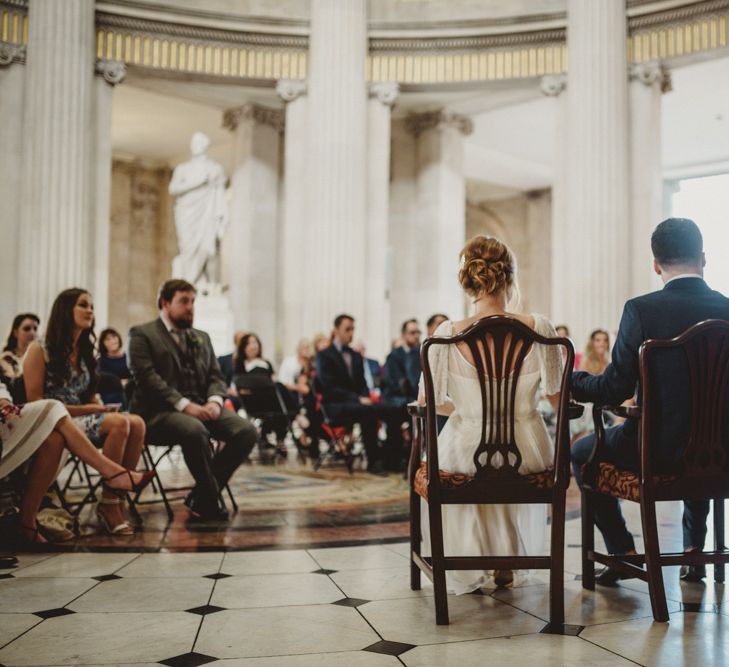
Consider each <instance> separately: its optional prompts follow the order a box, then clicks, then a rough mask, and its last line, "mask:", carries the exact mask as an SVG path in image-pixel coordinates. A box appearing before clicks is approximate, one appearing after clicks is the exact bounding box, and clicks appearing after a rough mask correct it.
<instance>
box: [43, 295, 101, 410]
mask: <svg viewBox="0 0 729 667" xmlns="http://www.w3.org/2000/svg"><path fill="white" fill-rule="evenodd" d="M84 294H90V292H89V291H88V290H85V289H81V288H79V287H71V288H70V289H66V290H63V292H61V293H60V294H59V295H58V296H57V297H56V300H55V301H54V302H53V307H52V308H51V315H50V317H49V318H48V325H47V326H46V336H45V341H46V350H47V352H48V361H47V363H46V372H47V373H48V378H49V380H50V382H51V384H53V385H55V386H62V385H64V384H65V383H66V382H67V381H68V379H69V377H70V375H71V363H70V361H69V360H70V358H71V353H72V352H73V330H74V326H75V325H74V319H73V309H74V307H75V306H76V303H77V302H78V300H79V298H80V297H81V296H82V295H84ZM95 343H96V336H95V335H94V323H93V322H92V323H91V327H89V328H88V329H86V330H84V331H82V332H81V335H80V336H79V337H78V359H79V365H81V364H83V365H85V366H86V370H87V371H88V372H89V375H90V376H91V382H90V383H89V388H88V390H87V391H86V392H85V394H84V395H83V396H82V397H81V400H82V401H86V402H88V401H90V400H91V398H92V396H93V395H94V394H95V393H96V382H97V377H96V358H95V354H94V346H95Z"/></svg>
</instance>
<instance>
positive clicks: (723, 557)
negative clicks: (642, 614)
mask: <svg viewBox="0 0 729 667" xmlns="http://www.w3.org/2000/svg"><path fill="white" fill-rule="evenodd" d="M668 349H674V350H678V351H682V352H683V354H684V355H685V359H686V364H687V369H688V373H687V378H686V382H687V384H688V396H689V402H690V403H689V404H688V405H686V410H687V411H688V412H690V431H689V434H688V439H687V442H686V449H685V450H684V452H683V456H682V458H681V460H680V462H679V464H678V465H676V466H675V467H674V468H672V469H660V468H659V467H658V466H656V456H655V455H656V450H657V449H658V442H657V437H658V435H659V429H658V428H656V427H655V426H654V424H657V423H658V421H659V414H660V413H659V411H660V408H661V406H660V402H659V401H658V399H657V390H656V384H657V382H656V378H655V377H654V372H652V371H653V368H654V367H655V363H656V361H657V360H658V355H660V353H661V351H665V350H668ZM639 364H640V405H638V406H631V407H610V406H595V407H594V408H593V415H594V420H595V435H596V447H595V450H594V452H593V455H592V458H591V459H590V461H588V463H587V464H585V465H584V466H583V468H582V476H583V491H582V586H583V588H586V589H588V590H594V588H595V563H596V562H597V563H602V564H604V565H608V566H609V567H611V568H613V569H615V570H617V571H618V572H621V573H622V574H627V575H632V576H635V577H637V578H639V579H641V580H642V581H646V582H647V583H648V590H649V592H650V599H651V607H652V609H653V618H655V620H656V621H668V608H667V606H666V593H665V590H664V587H663V572H662V569H661V568H662V567H663V566H667V565H705V564H710V563H713V564H714V565H715V568H714V579H715V581H717V582H723V581H724V564H725V563H727V562H729V552H728V551H727V550H726V549H725V543H724V498H727V497H729V432H727V416H728V415H727V393H726V392H727V383H728V382H729V322H726V321H723V320H706V321H704V322H700V323H699V324H696V325H694V326H692V327H691V328H689V329H688V330H687V331H685V332H684V333H683V334H681V335H680V336H677V337H676V338H673V339H670V340H647V341H645V342H644V343H643V345H641V348H640V353H639ZM604 410H610V411H611V412H613V413H615V414H617V415H618V416H621V417H630V418H635V419H639V420H640V430H639V439H638V451H639V462H640V463H639V465H640V470H639V471H638V472H637V473H635V472H631V471H627V470H620V469H618V468H617V467H616V466H614V465H612V464H610V463H606V462H605V461H604V455H603V451H604V446H605V429H604V426H603V423H602V412H603V411H604ZM595 493H602V494H606V495H610V496H614V497H616V498H623V499H624V500H630V501H632V502H637V503H639V504H640V513H641V520H642V524H643V540H644V542H645V554H644V555H637V556H610V555H607V554H602V553H597V552H596V551H595V550H594V549H595V547H594V525H595V522H594V507H593V502H592V501H593V494H595ZM712 499H713V501H714V538H715V548H714V551H709V552H702V553H690V554H686V553H683V552H681V553H665V554H663V553H661V551H660V546H659V542H658V530H657V526H656V503H657V502H660V501H667V500H712ZM643 563H645V569H643V568H642V567H641V565H642V564H643Z"/></svg>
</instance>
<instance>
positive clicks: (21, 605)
mask: <svg viewBox="0 0 729 667" xmlns="http://www.w3.org/2000/svg"><path fill="white" fill-rule="evenodd" d="M96 584H97V582H96V581H94V580H93V579H78V578H76V579H40V578H38V579H36V578H28V579H2V580H0V612H27V613H33V612H36V611H46V610H47V609H57V608H58V607H63V606H64V605H66V604H68V603H69V602H71V601H72V600H74V599H75V598H77V597H78V596H79V595H81V594H82V593H85V592H86V591H87V590H89V589H90V588H91V587H92V586H95V585H96ZM0 662H2V661H0Z"/></svg>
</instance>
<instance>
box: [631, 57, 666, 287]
mask: <svg viewBox="0 0 729 667" xmlns="http://www.w3.org/2000/svg"><path fill="white" fill-rule="evenodd" d="M629 87H630V208H631V210H630V215H631V246H632V247H631V251H632V255H631V258H630V263H631V274H630V278H631V281H630V291H631V294H634V295H638V294H645V293H646V292H651V291H653V290H655V289H658V288H659V287H660V279H659V278H658V276H657V275H656V274H655V272H654V271H653V253H652V252H651V247H650V237H651V233H652V232H653V229H654V228H655V226H656V225H657V224H658V223H659V222H660V221H661V220H662V218H663V173H662V170H661V95H662V94H663V93H664V92H668V91H669V90H670V89H671V78H670V74H669V73H668V72H667V71H666V69H665V68H664V67H662V66H661V64H660V63H658V62H649V63H641V64H640V65H633V66H632V67H631V68H630V86H629Z"/></svg>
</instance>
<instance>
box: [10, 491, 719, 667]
mask: <svg viewBox="0 0 729 667" xmlns="http://www.w3.org/2000/svg"><path fill="white" fill-rule="evenodd" d="M627 509H628V511H627V512H626V514H627V516H628V519H629V525H630V526H631V528H632V529H634V530H635V529H637V527H639V525H640V523H639V522H638V516H637V512H636V511H635V510H636V508H635V506H629V507H628V508H627ZM659 520H660V524H661V528H660V530H661V539H662V543H663V546H664V548H675V547H677V546H679V545H680V505H678V504H676V503H666V504H664V505H662V506H660V519H659ZM638 537H639V536H638ZM566 541H567V549H566V572H565V578H566V616H567V618H566V621H567V623H568V624H569V626H570V627H569V631H570V632H571V633H572V634H571V635H567V636H557V635H550V634H542V633H541V632H540V631H541V630H542V629H543V628H544V626H545V622H546V619H547V595H548V589H547V586H546V577H545V574H546V573H540V574H536V575H533V576H532V577H531V578H530V579H529V580H528V581H527V583H526V585H524V586H522V587H519V588H515V589H513V590H496V591H486V592H485V594H484V595H466V596H461V597H454V596H450V597H449V605H450V610H451V624H450V625H449V626H436V625H435V622H434V620H435V619H434V612H433V597H432V588H431V587H430V586H429V585H424V586H423V590H422V591H419V592H414V591H411V590H410V587H409V578H408V560H407V548H408V547H407V545H406V544H405V543H404V542H387V543H384V544H383V543H380V544H362V545H359V546H348V547H317V548H315V547H310V548H296V549H291V548H278V549H267V550H245V551H234V550H227V551H226V550H217V551H204V550H201V551H198V552H197V553H190V552H187V553H184V552H180V551H176V552H168V551H166V550H164V549H162V550H160V549H157V550H156V551H155V552H149V551H148V552H143V551H141V550H131V551H129V552H121V551H120V552H108V551H107V552H103V553H98V552H96V553H93V552H86V553H84V552H77V553H58V554H37V555H22V556H21V557H20V566H19V567H18V568H17V569H14V570H4V571H1V572H0V665H5V666H7V667H10V666H14V665H36V666H40V665H101V664H105V665H109V664H113V665H150V664H159V663H161V664H164V665H171V666H175V665H176V666H180V667H182V666H186V665H202V664H208V663H209V664H221V665H231V666H233V665H240V666H243V665H271V666H272V667H277V666H281V667H288V666H298V665H316V666H317V667H327V666H329V665H331V666H337V667H338V666H340V665H344V666H348V667H359V666H365V665H373V666H379V665H382V666H387V665H393V666H395V665H412V666H415V665H423V666H424V665H434V666H441V665H458V666H459V667H468V666H470V665H479V666H481V665H486V664H488V665H513V664H514V663H515V661H520V662H521V663H523V664H526V662H527V661H531V662H532V663H533V664H534V665H539V666H540V667H541V666H552V665H555V666H556V665H635V664H638V665H670V666H671V667H674V666H675V667H678V666H686V667H692V666H693V665H705V666H719V665H729V600H728V599H727V591H726V589H725V587H724V586H723V585H716V584H714V583H713V581H712V580H711V574H712V571H711V568H709V578H707V580H706V582H705V583H701V584H695V583H693V584H690V583H683V582H680V581H679V580H678V573H677V569H676V568H666V569H665V570H664V575H665V580H666V590H667V595H668V598H669V603H668V604H669V610H670V613H671V620H670V622H669V623H668V624H661V623H654V622H653V619H652V617H651V610H650V602H649V598H648V595H647V589H646V586H645V584H643V583H641V582H635V581H625V582H623V583H622V584H621V585H620V587H618V588H614V589H605V588H602V589H600V588H598V590H596V591H595V592H588V591H584V590H583V589H582V588H581V585H580V582H579V543H580V525H579V520H577V519H576V518H573V519H571V520H569V521H568V522H567V540H566ZM638 542H640V539H638ZM284 547H285V545H284Z"/></svg>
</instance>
